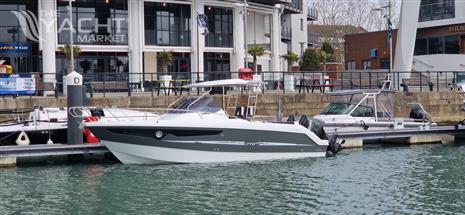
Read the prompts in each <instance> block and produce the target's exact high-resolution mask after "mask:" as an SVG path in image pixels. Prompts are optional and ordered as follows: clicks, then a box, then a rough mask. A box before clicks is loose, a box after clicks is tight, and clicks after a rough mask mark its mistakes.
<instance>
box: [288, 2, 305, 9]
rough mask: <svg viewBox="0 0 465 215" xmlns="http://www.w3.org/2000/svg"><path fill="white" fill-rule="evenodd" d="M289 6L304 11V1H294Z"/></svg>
mask: <svg viewBox="0 0 465 215" xmlns="http://www.w3.org/2000/svg"><path fill="white" fill-rule="evenodd" d="M288 6H290V7H292V8H295V9H298V10H302V0H292V2H291V3H290V4H288Z"/></svg>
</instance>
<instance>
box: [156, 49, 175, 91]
mask: <svg viewBox="0 0 465 215" xmlns="http://www.w3.org/2000/svg"><path fill="white" fill-rule="evenodd" d="M157 63H158V69H159V70H158V71H159V77H160V80H162V81H164V84H165V86H167V87H168V86H169V82H170V81H171V80H172V77H171V75H169V72H168V67H169V66H171V64H172V63H173V51H165V50H163V51H161V52H158V53H157Z"/></svg>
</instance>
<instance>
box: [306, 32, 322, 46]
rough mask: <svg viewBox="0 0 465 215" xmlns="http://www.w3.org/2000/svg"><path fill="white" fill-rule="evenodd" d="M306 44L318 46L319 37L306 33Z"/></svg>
mask: <svg viewBox="0 0 465 215" xmlns="http://www.w3.org/2000/svg"><path fill="white" fill-rule="evenodd" d="M307 42H308V43H309V44H313V45H318V44H320V37H319V36H317V35H315V34H311V33H308V34H307Z"/></svg>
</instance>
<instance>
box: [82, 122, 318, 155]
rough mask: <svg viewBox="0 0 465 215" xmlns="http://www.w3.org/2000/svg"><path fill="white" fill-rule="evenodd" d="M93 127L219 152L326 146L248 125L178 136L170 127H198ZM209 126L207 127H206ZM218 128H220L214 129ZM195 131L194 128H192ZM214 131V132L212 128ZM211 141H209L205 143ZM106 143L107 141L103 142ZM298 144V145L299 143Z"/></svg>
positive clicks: (122, 137)
mask: <svg viewBox="0 0 465 215" xmlns="http://www.w3.org/2000/svg"><path fill="white" fill-rule="evenodd" d="M90 129H91V131H92V132H93V133H94V134H95V135H96V136H98V137H99V138H100V139H101V140H102V141H105V140H107V141H113V142H119V143H125V144H135V145H145V146H157V147H164V148H176V149H189V150H202V151H219V152H324V151H326V148H327V146H319V145H317V144H316V143H314V142H313V141H312V140H311V139H310V138H309V137H308V136H307V135H305V134H298V133H290V132H274V131H257V130H247V129H224V130H222V131H221V132H220V133H218V134H212V135H204V134H205V133H201V135H197V136H196V135H191V136H175V135H173V134H172V133H169V131H171V130H173V129H174V130H178V131H179V130H183V131H184V132H185V133H187V131H196V130H199V129H198V128H192V130H189V129H190V128H183V129H179V128H177V129H175V128H163V129H162V128H156V127H152V128H147V127H144V128H139V129H137V128H135V129H131V130H127V129H124V128H113V127H112V128H111V129H107V128H105V127H90ZM157 130H160V131H163V132H165V131H166V132H167V133H168V134H166V135H164V136H163V137H162V138H161V139H157V138H156V137H155V132H156V131H157ZM203 130H208V129H203ZM215 130H218V129H215ZM192 133H195V132H192ZM212 133H214V132H212ZM215 141H218V142H223V143H224V142H228V141H230V142H234V143H233V144H215V143H214V142H215ZM205 142H208V143H205ZM264 142H267V143H280V144H282V145H270V144H263V143H264ZM103 143H104V144H105V142H103ZM296 144H297V145H296Z"/></svg>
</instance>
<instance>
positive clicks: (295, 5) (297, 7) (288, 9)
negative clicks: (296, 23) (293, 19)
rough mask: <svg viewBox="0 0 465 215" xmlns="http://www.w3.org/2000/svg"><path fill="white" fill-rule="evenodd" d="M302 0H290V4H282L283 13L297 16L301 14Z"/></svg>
mask: <svg viewBox="0 0 465 215" xmlns="http://www.w3.org/2000/svg"><path fill="white" fill-rule="evenodd" d="M302 5H303V3H302V0H292V1H291V2H290V3H287V4H284V13H287V14H299V13H302V12H303V10H302Z"/></svg>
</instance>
